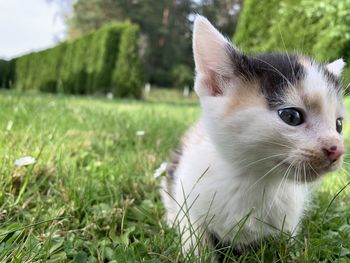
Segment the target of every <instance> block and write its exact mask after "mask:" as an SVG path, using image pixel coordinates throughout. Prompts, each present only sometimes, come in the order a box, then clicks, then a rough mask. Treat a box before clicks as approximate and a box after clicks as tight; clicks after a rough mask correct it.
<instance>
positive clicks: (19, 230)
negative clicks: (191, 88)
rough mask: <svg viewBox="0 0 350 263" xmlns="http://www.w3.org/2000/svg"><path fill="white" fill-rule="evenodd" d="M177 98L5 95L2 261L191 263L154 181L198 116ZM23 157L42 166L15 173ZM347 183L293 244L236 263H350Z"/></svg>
mask: <svg viewBox="0 0 350 263" xmlns="http://www.w3.org/2000/svg"><path fill="white" fill-rule="evenodd" d="M169 94H170V93H169V92H164V91H156V92H155V94H154V95H152V96H151V97H149V98H147V100H145V101H140V102H136V101H131V100H116V101H111V100H107V99H103V98H89V97H85V98H82V97H73V96H71V97H64V96H51V95H36V94H22V93H14V92H8V91H2V92H1V93H0V105H1V111H0V134H1V135H0V159H1V163H0V187H1V189H0V224H1V227H0V262H185V261H191V260H190V259H185V258H183V257H182V256H181V253H180V251H181V247H180V244H179V238H178V237H177V235H176V233H175V231H174V230H172V229H169V228H168V227H167V226H166V225H165V223H164V221H163V214H164V209H163V207H162V205H161V202H160V197H159V193H158V188H159V178H154V176H153V173H154V170H155V169H156V168H157V167H158V166H159V165H160V164H161V163H162V162H163V161H164V160H165V159H166V157H167V155H168V153H169V151H170V150H171V149H172V148H173V147H174V146H175V145H176V144H177V142H178V140H179V138H180V136H181V134H182V133H183V132H184V130H185V129H186V128H187V127H189V125H190V124H191V123H192V122H193V121H194V120H195V119H196V118H197V117H198V115H199V109H198V105H197V103H196V101H195V100H194V99H193V98H189V99H186V100H184V99H181V96H179V95H176V94H175V93H173V94H172V95H169ZM157 98H162V102H159V100H158V99H157ZM174 98H176V99H174ZM349 102H350V100H349ZM139 130H143V131H145V134H144V136H137V135H136V132H137V131H139ZM349 132H350V129H349V127H346V133H345V134H346V137H347V138H350V137H349V136H348V135H350V134H349ZM23 156H32V157H34V158H36V159H37V163H36V164H34V165H30V166H23V167H16V166H15V165H14V163H15V160H16V159H18V158H20V157H23ZM348 181H350V176H348V175H347V173H346V172H345V170H344V171H342V172H339V173H337V174H333V175H330V176H328V177H327V178H326V179H325V180H324V182H323V183H322V185H321V187H320V188H319V190H318V191H317V192H316V193H315V195H314V198H313V201H312V203H311V205H310V211H309V212H308V214H307V215H306V217H305V219H304V221H303V222H302V231H301V233H300V234H299V235H298V236H297V237H296V238H295V240H294V241H293V242H290V241H289V240H288V239H289V238H288V237H285V236H282V235H281V237H279V238H276V239H274V240H271V241H268V242H264V243H262V246H261V248H260V249H258V250H257V251H252V252H250V253H248V254H245V255H242V256H241V257H237V258H235V260H236V261H237V262H349V261H350V190H349V188H350V186H349V187H345V186H346V184H347V182H348ZM342 188H343V190H342ZM203 258H208V257H206V256H203ZM203 261H205V260H203Z"/></svg>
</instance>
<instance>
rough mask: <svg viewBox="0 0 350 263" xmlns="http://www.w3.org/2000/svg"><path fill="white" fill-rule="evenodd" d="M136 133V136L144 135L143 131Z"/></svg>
mask: <svg viewBox="0 0 350 263" xmlns="http://www.w3.org/2000/svg"><path fill="white" fill-rule="evenodd" d="M136 135H137V136H143V135H145V131H137V132H136Z"/></svg>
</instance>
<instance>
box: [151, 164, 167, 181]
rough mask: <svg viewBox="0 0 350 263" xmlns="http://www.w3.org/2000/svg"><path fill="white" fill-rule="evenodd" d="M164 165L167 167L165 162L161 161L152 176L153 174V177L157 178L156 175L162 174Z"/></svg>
mask: <svg viewBox="0 0 350 263" xmlns="http://www.w3.org/2000/svg"><path fill="white" fill-rule="evenodd" d="M166 167H167V162H163V163H162V164H161V165H160V166H159V167H158V168H157V170H155V171H154V174H153V176H154V177H155V178H157V177H159V176H161V175H162V174H164V173H165V171H166Z"/></svg>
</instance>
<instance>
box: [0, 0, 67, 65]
mask: <svg viewBox="0 0 350 263" xmlns="http://www.w3.org/2000/svg"><path fill="white" fill-rule="evenodd" d="M59 11H60V9H59V8H58V6H57V5H56V4H54V3H51V4H50V3H49V2H48V1H47V0H0V58H2V59H11V58H13V57H16V56H20V55H22V54H26V53H30V52H31V51H37V50H43V49H46V48H48V47H52V46H54V45H55V44H57V43H58V42H59V41H60V40H63V39H64V37H65V31H66V27H65V24H64V19H63V18H62V17H61V16H60V12H59Z"/></svg>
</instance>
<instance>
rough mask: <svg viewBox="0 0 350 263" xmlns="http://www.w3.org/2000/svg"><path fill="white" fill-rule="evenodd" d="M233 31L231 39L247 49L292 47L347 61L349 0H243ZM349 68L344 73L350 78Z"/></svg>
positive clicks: (262, 49) (322, 57)
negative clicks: (241, 9)
mask: <svg viewBox="0 0 350 263" xmlns="http://www.w3.org/2000/svg"><path fill="white" fill-rule="evenodd" d="M236 32H237V33H236V35H235V36H234V41H235V42H236V43H237V44H238V46H239V47H242V48H243V49H244V50H249V51H250V52H261V51H263V52H265V51H281V52H285V51H293V52H301V53H304V54H307V55H311V56H313V57H316V58H317V59H318V60H321V61H326V60H327V61H331V60H334V59H337V58H339V57H343V58H344V59H345V60H347V61H348V62H350V61H349V60H350V51H349V47H350V0H339V1H333V0H324V1H312V0H296V1H291V0H289V1H275V0H274V1H259V0H246V1H245V2H244V7H243V11H242V13H241V17H240V21H239V24H238V27H237V31H236ZM348 64H349V63H348ZM348 68H349V65H348ZM349 72H350V71H349V69H346V70H345V71H344V76H345V77H346V78H347V79H349V80H350V75H349V76H347V75H348V74H349Z"/></svg>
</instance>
